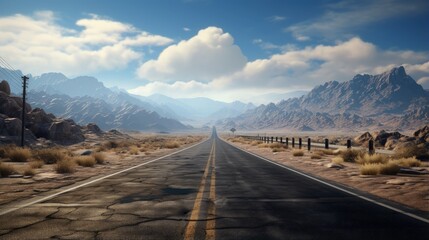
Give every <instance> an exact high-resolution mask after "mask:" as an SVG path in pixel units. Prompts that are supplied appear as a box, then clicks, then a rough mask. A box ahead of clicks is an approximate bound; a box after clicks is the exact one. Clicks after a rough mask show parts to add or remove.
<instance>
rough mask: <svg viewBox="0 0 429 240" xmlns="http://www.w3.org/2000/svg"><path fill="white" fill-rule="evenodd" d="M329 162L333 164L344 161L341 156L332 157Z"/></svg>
mask: <svg viewBox="0 0 429 240" xmlns="http://www.w3.org/2000/svg"><path fill="white" fill-rule="evenodd" d="M331 162H332V163H335V164H342V163H344V159H343V158H342V157H334V158H332V159H331Z"/></svg>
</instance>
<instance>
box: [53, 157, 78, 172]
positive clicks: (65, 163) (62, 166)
mask: <svg viewBox="0 0 429 240" xmlns="http://www.w3.org/2000/svg"><path fill="white" fill-rule="evenodd" d="M75 170H76V165H75V163H74V162H73V161H72V160H71V159H70V158H67V159H64V160H61V161H58V162H57V164H56V165H55V171H56V172H57V173H73V172H75Z"/></svg>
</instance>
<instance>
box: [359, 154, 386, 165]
mask: <svg viewBox="0 0 429 240" xmlns="http://www.w3.org/2000/svg"><path fill="white" fill-rule="evenodd" d="M356 162H357V163H359V164H362V165H363V164H371V163H381V164H384V163H387V162H388V158H387V156H385V155H382V154H372V155H370V154H368V153H365V154H363V155H361V156H359V157H358V158H357V159H356Z"/></svg>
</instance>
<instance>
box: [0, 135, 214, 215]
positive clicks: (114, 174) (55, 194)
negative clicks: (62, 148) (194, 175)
mask: <svg viewBox="0 0 429 240" xmlns="http://www.w3.org/2000/svg"><path fill="white" fill-rule="evenodd" d="M209 140H210V138H209V139H207V140H205V141H203V142H200V143H197V144H194V145H192V146H190V147H187V148H184V149H182V150H179V151H176V152H173V153H170V154H167V155H165V156H162V157H159V158H156V159H153V160H150V161H147V162H144V163H141V164H139V165H136V166H133V167H130V168H127V169H124V170H121V171H119V172H116V173H112V174H109V175H106V176H104V177H100V178H97V179H94V180H92V181H89V182H86V183H83V184H80V185H78V186H74V187H70V188H68V189H65V190H63V191H60V192H57V193H54V194H52V195H49V196H46V197H43V198H40V199H37V200H34V201H31V202H28V203H24V204H21V205H18V206H13V207H11V208H10V209H8V210H5V211H2V212H0V216H2V215H5V214H7V213H10V212H14V211H16V210H19V209H21V208H25V207H28V206H31V205H33V204H36V203H40V202H44V201H46V200H49V199H51V198H54V197H56V196H59V195H61V194H64V193H67V192H71V191H74V190H76V189H78V188H81V187H85V186H88V185H90V184H93V183H96V182H99V181H101V180H104V179H106V178H109V177H113V176H116V175H118V174H121V173H123V172H127V171H130V170H133V169H136V168H139V167H141V166H144V165H147V164H149V163H153V162H156V161H158V160H161V159H164V158H167V157H170V156H172V155H175V154H177V153H180V152H183V151H186V150H188V149H190V148H193V147H196V146H198V145H200V144H203V143H205V142H207V141H209Z"/></svg>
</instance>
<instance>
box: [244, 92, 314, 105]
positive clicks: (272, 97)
mask: <svg viewBox="0 0 429 240" xmlns="http://www.w3.org/2000/svg"><path fill="white" fill-rule="evenodd" d="M307 93H308V91H292V92H287V93H266V94H262V95H256V96H251V97H250V98H248V99H245V100H246V101H248V102H253V103H258V104H266V103H270V102H273V103H278V102H280V101H282V100H287V99H290V98H299V97H301V96H303V95H305V94H307Z"/></svg>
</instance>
